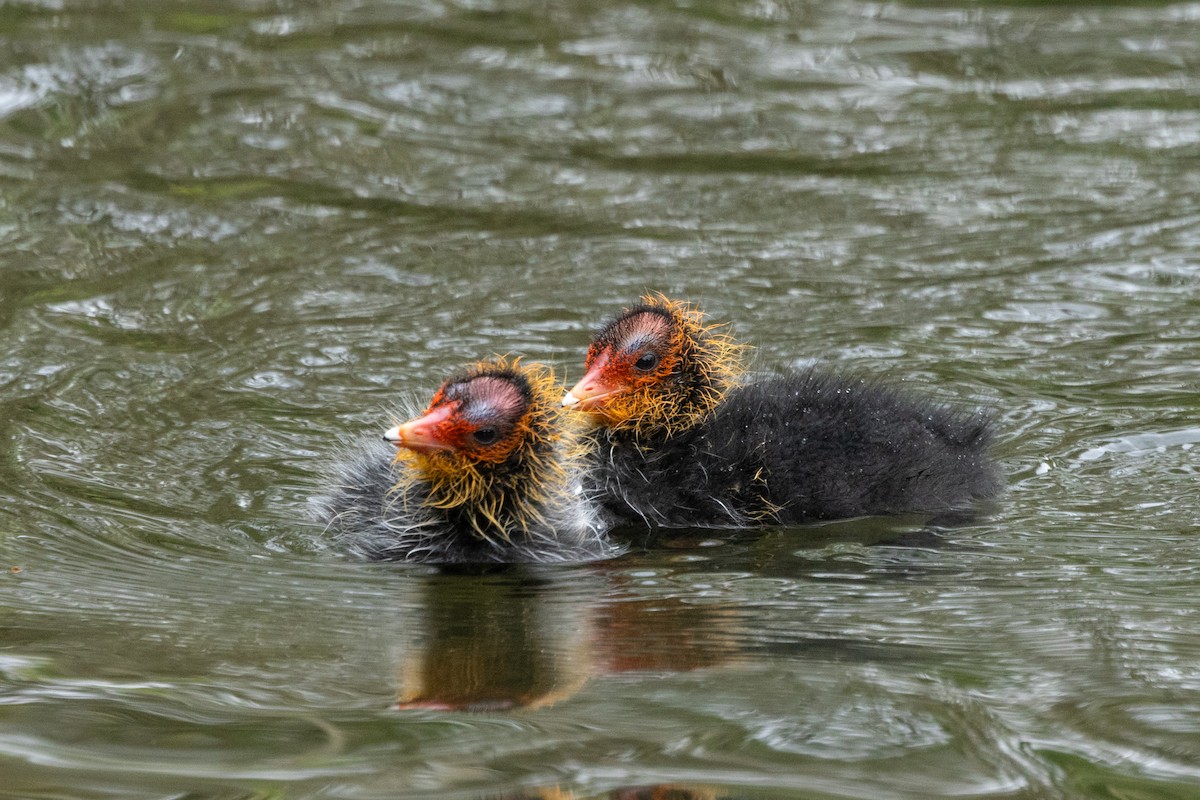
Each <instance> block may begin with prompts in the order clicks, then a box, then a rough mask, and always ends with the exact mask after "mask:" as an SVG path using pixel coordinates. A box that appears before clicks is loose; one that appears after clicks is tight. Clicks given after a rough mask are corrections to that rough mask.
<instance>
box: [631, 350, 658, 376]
mask: <svg viewBox="0 0 1200 800" xmlns="http://www.w3.org/2000/svg"><path fill="white" fill-rule="evenodd" d="M657 366H658V353H655V352H654V351H653V350H647V351H646V352H645V353H642V354H641V355H640V356H638V360H637V361H635V362H633V368H634V369H636V370H638V371H640V372H649V371H650V370H652V369H654V368H655V367H657Z"/></svg>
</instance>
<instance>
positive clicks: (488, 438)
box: [471, 428, 500, 444]
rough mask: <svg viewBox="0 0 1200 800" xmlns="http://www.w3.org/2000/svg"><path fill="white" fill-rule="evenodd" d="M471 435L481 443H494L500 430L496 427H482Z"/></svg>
mask: <svg viewBox="0 0 1200 800" xmlns="http://www.w3.org/2000/svg"><path fill="white" fill-rule="evenodd" d="M471 436H473V437H474V438H475V441H477V442H479V443H480V444H492V443H494V442H495V441H496V439H497V438H499V436H500V432H499V431H497V430H496V429H495V428H480V429H479V430H477V431H475V432H474V433H472V434H471Z"/></svg>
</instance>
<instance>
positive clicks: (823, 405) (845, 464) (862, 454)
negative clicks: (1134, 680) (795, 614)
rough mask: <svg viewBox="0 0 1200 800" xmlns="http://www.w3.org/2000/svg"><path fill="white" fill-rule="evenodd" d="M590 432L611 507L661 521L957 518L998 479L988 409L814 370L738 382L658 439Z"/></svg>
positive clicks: (624, 517) (628, 518)
mask: <svg viewBox="0 0 1200 800" xmlns="http://www.w3.org/2000/svg"><path fill="white" fill-rule="evenodd" d="M593 436H595V437H596V441H597V444H598V447H597V454H598V459H599V461H600V465H601V466H600V469H598V470H597V471H596V473H595V475H596V480H597V481H598V485H599V488H600V490H601V491H600V492H599V495H598V496H599V497H600V498H601V503H602V505H603V507H604V508H605V510H606V511H607V512H608V513H609V514H611V515H612V516H613V517H614V518H616V519H618V520H621V521H624V522H637V523H642V522H644V523H646V524H648V525H651V526H654V527H713V526H716V527H724V526H731V527H743V526H748V525H757V524H768V523H798V522H811V521H814V520H831V519H845V518H850V517H860V516H869V515H878V514H898V513H908V512H917V513H919V512H926V513H932V514H938V515H943V516H945V517H946V518H949V517H950V515H955V514H959V513H965V512H969V511H970V510H971V509H972V508H973V507H974V506H975V505H976V504H977V503H978V501H980V500H983V499H986V498H989V497H993V496H994V495H995V494H997V492H998V491H999V490H1000V485H1001V483H1000V476H999V472H998V470H997V468H996V466H995V464H994V463H993V462H992V460H991V459H990V457H989V456H988V455H987V451H988V447H989V445H990V443H991V440H992V425H991V424H990V423H989V421H988V420H987V419H986V418H985V417H984V416H982V415H979V414H963V413H960V412H957V411H954V410H952V409H950V408H948V407H946V406H943V405H939V404H936V403H931V402H929V401H928V400H924V399H918V398H915V397H913V396H910V395H906V394H904V393H902V392H899V391H896V390H893V389H891V388H888V387H885V386H882V385H879V384H874V383H871V382H868V381H865V380H860V379H855V378H847V377H842V376H838V375H833V374H829V373H823V372H821V371H819V370H817V369H812V370H808V371H805V372H802V373H800V374H797V375H790V376H786V377H779V378H769V379H765V380H760V381H757V382H754V383H750V384H747V385H745V386H738V387H736V388H733V389H731V390H730V392H729V393H728V395H727V396H726V398H725V400H724V401H723V402H721V403H720V404H719V405H718V406H717V408H716V409H714V410H713V412H712V413H711V414H710V415H709V416H708V417H707V418H705V419H704V420H703V421H702V422H701V423H699V424H698V425H696V426H694V427H692V428H690V429H688V430H685V431H682V432H680V433H677V434H676V435H673V436H669V437H664V438H662V439H660V440H655V439H653V438H643V439H641V440H640V441H634V440H633V438H632V437H630V436H628V435H626V434H623V433H621V432H614V431H612V430H609V429H606V428H599V429H597V430H596V431H595V432H594V433H593Z"/></svg>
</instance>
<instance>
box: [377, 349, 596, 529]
mask: <svg viewBox="0 0 1200 800" xmlns="http://www.w3.org/2000/svg"><path fill="white" fill-rule="evenodd" d="M556 386H557V385H556V383H555V381H554V377H553V374H552V373H551V372H550V370H549V369H547V368H545V367H542V366H540V365H533V366H527V365H523V364H520V363H519V362H517V361H515V360H508V359H497V360H495V361H487V362H480V363H479V364H476V365H474V366H471V367H468V368H466V369H464V370H461V371H460V372H458V373H456V374H454V375H452V376H451V377H449V378H448V379H447V380H446V381H445V382H444V383H443V384H442V386H441V388H439V389H438V390H437V392H436V393H435V394H434V396H433V400H432V401H431V402H430V404H429V407H428V408H427V409H426V410H425V412H424V413H423V414H422V415H421V416H419V417H417V418H415V419H411V420H409V421H408V422H405V423H404V424H402V425H398V426H396V427H395V428H392V429H391V430H389V431H388V432H387V433H386V434H384V438H385V439H386V440H387V441H389V442H391V443H392V444H394V445H396V446H397V447H398V448H399V451H398V452H397V455H396V461H397V462H398V463H401V464H402V465H404V466H405V467H407V468H406V469H404V470H402V471H401V472H400V475H401V478H400V482H399V483H398V484H397V485H396V487H394V489H393V493H396V494H397V495H398V496H400V497H410V496H413V494H415V493H414V492H413V491H412V490H413V489H414V488H415V485H416V484H417V483H420V484H421V485H422V487H423V491H422V492H420V494H422V495H423V496H424V500H423V501H422V505H424V506H426V507H429V508H434V509H440V510H443V511H446V512H449V513H454V514H456V515H458V516H459V517H460V519H461V520H462V522H463V523H465V525H466V526H467V527H468V528H469V529H470V530H471V531H472V532H473V533H474V534H475V535H476V536H478V537H479V538H481V539H483V540H486V541H492V542H496V541H497V540H501V541H504V542H511V541H512V540H513V538H514V536H516V535H518V534H522V533H523V534H528V533H529V532H530V531H531V530H532V529H535V528H545V527H546V526H547V525H548V524H551V523H552V522H553V521H552V520H547V519H546V518H545V509H546V508H547V507H552V506H553V505H554V501H555V499H556V495H558V494H559V493H562V492H563V491H565V490H566V489H565V487H566V486H567V485H568V483H569V476H568V472H569V470H570V468H571V464H572V463H573V459H574V458H576V455H575V452H574V451H575V450H577V449H578V448H577V446H576V445H574V444H573V443H572V441H570V438H571V435H572V433H571V431H570V429H569V428H568V427H567V426H565V425H564V420H563V419H562V412H561V409H560V408H559V407H558V403H557V402H556V396H557V392H556Z"/></svg>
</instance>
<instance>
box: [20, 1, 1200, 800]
mask: <svg viewBox="0 0 1200 800" xmlns="http://www.w3.org/2000/svg"><path fill="white" fill-rule="evenodd" d="M0 43H2V46H0V337H2V338H0V341H2V342H3V348H2V350H0V567H2V568H3V571H2V572H0V775H2V776H3V778H2V780H0V797H3V798H68V797H69V798H168V797H170V798H179V797H188V798H217V797H220V798H284V797H286V798H300V797H314V798H315V797H339V798H385V797H386V798H395V797H451V798H471V799H474V798H485V797H486V798H492V797H505V798H524V797H528V798H534V797H536V798H543V799H544V800H552V799H554V798H557V799H558V800H565V798H601V797H603V798H624V799H626V800H628V799H630V798H649V797H660V798H665V797H670V798H697V799H699V798H727V797H763V798H767V797H770V798H785V797H786V798H812V799H813V800H816V799H817V798H820V799H821V800H829V799H830V798H864V799H865V800H877V799H878V798H911V799H912V800H927V799H928V798H997V799H998V798H1021V799H1022V800H1035V799H1038V798H1068V799H1069V800H1075V799H1077V798H1122V799H1128V798H1136V799H1137V800H1166V799H1167V798H1173V799H1178V800H1185V799H1191V798H1196V797H1200V591H1198V589H1200V570H1198V568H1197V564H1198V563H1200V510H1198V508H1197V506H1198V504H1197V466H1198V465H1200V448H1198V447H1197V444H1200V414H1198V410H1200V401H1198V400H1197V397H1198V389H1200V379H1198V378H1197V361H1198V359H1197V355H1198V348H1200V321H1198V320H1200V314H1198V312H1200V301H1198V300H1197V298H1198V297H1200V262H1198V259H1200V255H1198V254H1200V200H1198V198H1200V169H1197V165H1200V5H1197V4H1196V3H1132V4H1129V5H1119V4H1107V3H1098V4H1092V5H1081V4H1073V3H1062V4H1053V3H1048V4H1038V3H1026V2H1015V3H1010V4H1008V5H999V4H989V5H987V6H984V7H980V6H979V5H977V4H963V5H961V6H958V5H955V4H951V3H930V4H927V5H922V4H913V3H900V4H865V3H856V2H845V1H843V2H836V1H835V2H808V3H805V2H799V3H782V2H781V3H772V2H744V3H738V2H728V3H724V2H705V1H703V0H701V1H700V2H691V3H687V2H680V3H668V2H656V3H628V2H616V3H585V2H561V3H533V2H522V1H521V0H516V1H515V2H505V3H489V2H471V1H470V0H468V1H467V2H458V3H449V2H447V3H437V2H404V3H383V2H371V0H367V1H366V2H350V1H349V0H339V1H337V2H329V3H309V4H295V3H283V2H278V3H276V2H256V1H254V0H245V1H244V2H206V1H205V0H201V2H181V1H180V2H172V1H171V0H129V2H122V3H114V2H105V1H104V0H97V2H82V1H77V0H15V1H12V2H7V3H0ZM646 289H654V290H661V291H664V292H667V293H669V294H671V295H673V296H678V297H687V298H691V299H693V300H696V301H699V302H701V303H703V305H704V306H705V308H707V309H708V310H709V311H710V312H711V313H712V314H713V315H714V316H716V317H719V318H722V319H730V320H733V321H734V322H735V324H736V331H737V334H738V335H739V336H740V337H742V338H744V339H746V340H748V341H750V342H752V343H753V344H754V345H755V346H756V351H755V361H756V366H757V368H759V369H762V370H766V371H771V370H784V369H789V368H794V367H797V366H801V365H804V364H806V363H808V362H810V361H813V360H820V361H823V362H827V363H831V364H836V365H842V366H845V367H847V368H850V369H853V370H856V371H859V372H862V373H865V374H868V375H879V376H886V377H888V378H889V379H891V380H893V381H896V382H899V383H903V384H905V385H908V386H911V387H913V388H915V389H917V390H920V391H923V392H928V393H931V394H933V395H935V396H937V397H939V398H942V399H944V400H946V401H948V402H953V403H960V404H963V405H970V404H981V405H987V406H990V407H993V408H995V409H996V410H997V414H998V417H999V419H1000V422H1001V427H1002V429H1003V431H1004V433H1003V437H1002V444H1001V448H1000V455H1001V456H1002V458H1003V460H1004V463H1005V466H1006V471H1007V474H1008V482H1009V486H1010V491H1009V493H1008V495H1007V496H1006V497H1005V498H1004V500H1003V502H1002V503H1001V504H1000V505H999V506H998V507H997V508H996V509H995V511H994V513H992V514H991V515H990V516H988V517H987V518H986V519H984V520H983V521H981V522H980V523H979V524H976V525H973V526H970V527H965V528H962V529H957V530H954V531H951V532H949V533H947V534H945V535H944V536H943V537H942V538H941V539H940V540H938V539H931V538H930V537H927V536H912V535H910V534H912V533H913V532H914V531H915V530H916V528H917V527H918V525H917V523H914V522H913V521H911V520H884V521H880V520H873V521H859V522H847V523H841V524H837V525H826V526H819V527H813V528H807V529H794V530H773V531H767V532H765V533H758V534H753V535H750V534H745V535H721V536H712V535H711V534H707V535H701V534H693V533H689V532H680V533H679V534H678V535H673V536H667V537H661V538H660V539H658V540H656V541H651V542H648V543H646V544H645V545H644V546H642V545H639V546H636V547H635V548H634V549H633V550H632V551H631V552H630V553H629V554H628V555H626V556H624V557H621V558H619V559H616V560H613V561H611V562H607V563H602V564H592V565H586V566H572V567H558V568H553V569H545V570H523V571H515V572H510V573H499V574H493V575H461V574H439V573H437V572H435V571H432V570H429V569H424V568H406V567H403V566H386V565H385V566H381V565H370V564H361V563H357V562H355V561H353V560H348V559H346V558H344V557H342V556H341V555H340V554H339V553H338V552H336V551H334V550H331V549H330V548H328V547H326V546H324V544H323V542H322V539H321V531H320V530H319V529H317V528H314V527H313V526H312V525H311V524H310V523H308V522H306V521H305V513H306V503H307V500H308V498H309V497H310V496H311V495H312V494H313V493H314V491H315V490H316V489H317V488H319V481H320V476H321V474H322V470H323V469H324V467H325V465H326V464H327V462H328V459H329V457H330V454H331V453H333V452H334V451H335V450H336V449H337V447H338V446H340V444H341V443H343V442H345V441H348V440H353V439H354V438H355V437H358V436H364V435H377V434H378V433H379V432H381V431H382V430H383V429H384V428H385V427H387V426H388V425H390V424H392V422H393V420H392V417H391V411H390V409H392V408H394V407H395V406H396V405H397V403H399V402H400V401H401V400H403V399H404V398H410V399H416V400H417V401H418V402H419V401H420V400H422V399H424V398H426V397H428V395H429V393H430V392H431V391H432V389H433V388H434V387H435V386H436V385H437V383H438V382H439V381H440V378H441V376H442V375H443V374H444V373H445V372H446V370H447V369H449V368H450V367H451V366H453V365H457V364H459V363H462V362H464V361H469V360H472V359H474V358H476V357H477V356H480V355H486V354H489V353H495V352H513V353H521V354H525V355H527V356H529V357H531V358H536V359H540V360H546V361H550V362H551V363H553V364H554V365H555V366H556V368H558V369H559V370H560V371H561V372H562V374H563V376H564V378H570V379H571V380H575V379H577V378H578V377H579V374H580V367H581V362H582V352H583V347H584V344H585V342H586V339H587V335H588V331H589V329H590V328H591V326H593V325H594V324H596V323H597V322H598V321H600V320H601V319H603V318H604V317H605V316H606V315H609V314H611V313H613V312H615V311H616V310H618V309H619V308H620V306H621V304H623V303H627V302H629V301H631V300H632V299H634V298H635V297H636V296H637V295H638V294H639V293H640V292H641V291H643V290H646Z"/></svg>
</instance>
